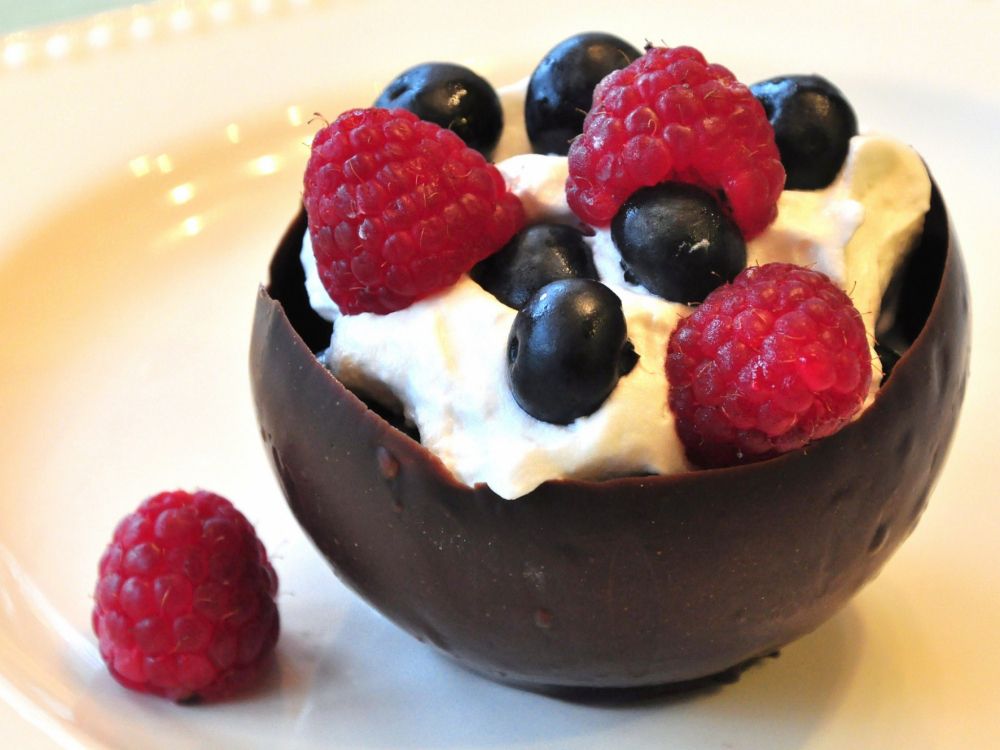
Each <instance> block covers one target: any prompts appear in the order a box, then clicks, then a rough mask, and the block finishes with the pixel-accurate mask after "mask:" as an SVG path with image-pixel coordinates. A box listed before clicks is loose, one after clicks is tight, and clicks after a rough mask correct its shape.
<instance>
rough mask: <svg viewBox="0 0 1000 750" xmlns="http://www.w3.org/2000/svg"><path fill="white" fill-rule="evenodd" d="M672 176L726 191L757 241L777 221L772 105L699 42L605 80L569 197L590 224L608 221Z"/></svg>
mask: <svg viewBox="0 0 1000 750" xmlns="http://www.w3.org/2000/svg"><path fill="white" fill-rule="evenodd" d="M667 180H676V181H679V182H689V183H692V184H695V185H699V186H701V187H703V188H705V189H707V190H708V191H709V192H711V193H713V194H716V193H720V192H721V193H722V195H721V196H720V198H721V197H722V196H724V200H723V208H724V209H726V210H727V211H729V212H730V213H731V215H732V217H733V220H734V221H735V222H736V224H737V225H738V226H739V227H740V229H741V230H742V231H743V236H744V238H745V239H747V240H750V239H752V238H753V237H754V236H755V235H757V234H759V233H760V232H761V231H763V230H764V229H765V228H766V227H767V225H768V224H770V223H771V222H772V221H773V220H774V217H775V216H776V215H777V203H778V197H779V196H780V195H781V190H782V187H783V186H784V184H785V170H784V168H783V167H782V166H781V156H780V154H779V153H778V147H777V146H776V145H775V143H774V129H773V128H772V127H771V123H770V122H768V119H767V115H766V114H765V112H764V108H763V106H762V105H761V104H760V102H758V101H757V99H756V98H755V97H754V95H753V94H752V93H750V89H748V88H747V87H746V86H744V85H743V84H742V83H740V82H739V81H737V80H736V79H735V78H734V77H733V74H732V73H730V72H729V71H728V70H727V69H726V68H724V67H722V66H721V65H709V64H708V63H707V62H705V58H704V57H703V56H702V54H701V53H700V52H699V51H698V50H696V49H693V48H691V47H674V48H673V49H668V48H664V47H651V48H648V49H647V50H646V53H645V54H644V55H643V56H642V57H640V58H638V59H637V60H635V61H634V62H633V63H632V64H631V65H629V66H627V67H625V68H622V69H621V70H617V71H615V72H614V73H611V74H610V75H608V76H607V77H606V78H604V80H602V81H601V82H600V83H599V84H598V85H597V88H596V89H595V90H594V104H593V106H592V107H591V109H590V112H589V113H588V114H587V118H586V120H585V121H584V124H583V134H582V135H581V136H580V137H578V138H577V139H576V140H574V141H573V144H572V145H571V146H570V150H569V179H568V180H567V181H566V197H567V199H568V200H569V205H570V208H572V209H573V212H574V213H576V215H577V216H579V217H580V218H581V219H583V221H585V222H587V223H588V224H592V225H594V226H607V224H608V223H609V222H610V221H611V219H612V218H613V217H614V215H615V213H616V212H617V211H618V209H619V208H620V207H621V205H622V203H624V202H625V200H626V199H627V198H628V197H629V196H630V195H632V193H634V192H635V191H636V190H638V189H639V188H641V187H646V186H649V185H656V184H658V183H660V182H665V181H667Z"/></svg>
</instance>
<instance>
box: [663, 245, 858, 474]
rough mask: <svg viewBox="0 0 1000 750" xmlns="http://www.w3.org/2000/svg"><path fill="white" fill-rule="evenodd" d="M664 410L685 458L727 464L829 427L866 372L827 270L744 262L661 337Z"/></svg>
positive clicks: (848, 308) (851, 312) (849, 407)
mask: <svg viewBox="0 0 1000 750" xmlns="http://www.w3.org/2000/svg"><path fill="white" fill-rule="evenodd" d="M667 379H668V380H669V382H670V398H669V401H670V409H671V410H672V411H673V413H674V415H675V417H676V419H677V433H678V435H679V436H680V438H681V441H682V442H683V443H684V447H685V449H686V451H687V455H688V458H689V459H690V460H691V461H693V462H694V463H695V464H698V465H700V466H728V465H731V464H737V463H748V462H751V461H757V460H760V459H763V458H769V457H771V456H774V455H777V454H779V453H784V452H786V451H790V450H795V449H797V448H801V447H802V446H804V445H806V444H807V443H808V442H810V441H811V440H816V439H817V438H821V437H825V436H827V435H830V434H832V433H834V432H836V431H837V430H838V429H840V428H841V427H842V426H843V425H845V424H846V423H847V422H848V421H850V419H851V417H853V416H854V414H856V413H857V412H858V410H859V409H860V408H861V405H862V404H863V403H864V400H865V397H866V395H867V393H868V387H869V385H870V384H871V379H872V365H871V354H870V352H869V349H868V338H867V334H866V332H865V327H864V324H863V323H862V322H861V315H860V314H859V313H858V311H857V309H856V308H855V307H854V305H853V303H852V302H851V300H850V299H849V298H848V296H847V295H846V294H844V292H843V291H841V290H840V289H839V288H837V287H836V286H835V285H834V284H833V282H831V281H830V279H829V278H827V277H826V276H824V275H823V274H821V273H819V272H818V271H812V270H809V269H806V268H802V267H800V266H794V265H791V264H787V263H769V264H768V265H764V266H751V267H750V268H747V269H746V270H745V271H743V272H742V273H741V274H740V275H739V276H737V277H736V279H735V280H734V281H733V283H732V284H727V285H725V286H721V287H719V288H718V289H716V290H715V291H713V292H712V293H711V294H709V295H708V297H706V298H705V301H704V302H703V303H702V304H701V305H700V306H699V307H698V309H697V310H695V311H694V313H692V314H691V315H690V316H689V317H687V318H685V319H684V320H683V321H681V323H680V325H678V326H677V328H676V329H675V330H674V332H673V334H671V336H670V343H669V344H668V345H667Z"/></svg>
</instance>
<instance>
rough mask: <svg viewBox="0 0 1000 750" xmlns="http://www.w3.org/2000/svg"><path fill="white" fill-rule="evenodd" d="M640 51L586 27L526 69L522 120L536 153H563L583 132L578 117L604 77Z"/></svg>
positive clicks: (591, 100) (587, 106)
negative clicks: (529, 74) (589, 30)
mask: <svg viewBox="0 0 1000 750" xmlns="http://www.w3.org/2000/svg"><path fill="white" fill-rule="evenodd" d="M641 54H642V53H641V52H639V50H637V49H636V48H635V47H633V46H632V45H631V44H629V43H628V42H626V41H623V40H621V39H619V38H618V37H616V36H612V35H611V34H602V33H598V32H590V33H586V34H577V35H576V36H571V37H570V38H569V39H566V40H565V41H563V42H560V43H559V44H557V45H556V46H555V47H553V48H552V49H551V50H549V52H548V54H547V55H545V57H544V58H542V61H541V62H540V63H539V64H538V67H537V68H535V70H534V72H533V73H532V74H531V80H530V81H529V82H528V94H527V97H526V98H525V101H524V121H525V125H526V126H527V128H528V138H529V139H530V140H531V147H532V149H534V151H535V153H536V154H561V155H563V156H565V155H566V152H568V151H569V144H570V141H572V140H573V139H574V138H575V137H576V136H578V135H579V134H580V133H582V132H583V118H584V117H585V116H586V114H587V112H589V111H590V105H591V104H592V103H593V100H594V87H595V86H596V85H597V84H598V83H599V82H600V80H601V79H602V78H604V76H606V75H607V74H608V73H611V72H612V71H615V70H619V69H621V68H624V67H625V66H626V65H628V64H629V63H630V62H632V61H633V60H635V59H636V58H637V57H639V56H640V55H641Z"/></svg>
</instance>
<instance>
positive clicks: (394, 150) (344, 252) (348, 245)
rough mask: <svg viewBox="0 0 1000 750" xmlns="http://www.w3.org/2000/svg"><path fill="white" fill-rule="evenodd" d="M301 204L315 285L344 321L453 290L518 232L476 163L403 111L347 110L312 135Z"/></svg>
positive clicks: (513, 212)
mask: <svg viewBox="0 0 1000 750" xmlns="http://www.w3.org/2000/svg"><path fill="white" fill-rule="evenodd" d="M304 202H305V207H306V212H307V213H308V215H309V232H310V234H311V236H312V243H313V251H314V252H315V254H316V263H317V266H318V268H319V274H320V279H321V280H322V282H323V286H324V287H325V288H326V290H327V292H328V293H329V295H330V297H331V299H333V301H334V302H336V303H337V306H338V307H339V308H340V310H341V312H343V313H346V314H349V315H350V314H355V313H361V312H374V313H389V312H393V311H395V310H400V309H402V308H404V307H407V306H409V305H410V304H411V303H413V302H414V301H416V300H418V299H420V298H422V297H426V296H428V295H430V294H432V293H434V292H436V291H439V290H441V289H445V288H447V287H449V286H451V285H452V284H453V283H455V281H457V280H458V278H459V276H461V275H462V274H463V273H465V272H466V271H468V270H469V269H470V268H472V266H474V265H475V264H476V263H478V262H479V261H480V260H482V259H483V258H485V257H486V256H487V255H490V254H492V253H494V252H496V251H497V250H499V249H500V248H501V247H503V246H504V245H505V244H506V242H507V241H508V240H509V239H510V238H511V237H513V236H514V233H515V232H517V230H518V229H520V228H521V225H522V224H523V223H524V209H523V208H522V206H521V202H520V200H519V199H518V198H517V196H515V195H513V194H512V193H510V192H508V191H507V186H506V184H505V183H504V180H503V177H501V176H500V173H499V172H498V171H497V170H496V167H494V166H493V165H491V164H488V163H487V162H486V160H485V159H484V158H483V155H482V154H480V153H479V152H477V151H474V150H473V149H471V148H469V147H467V146H466V145H465V143H463V142H462V139H461V138H459V137H458V136H457V135H456V134H455V133H453V132H452V131H450V130H445V129H443V128H441V127H439V126H438V125H435V124H433V123H430V122H425V121H424V120H420V119H418V118H417V116H416V115H414V114H413V113H411V112H407V111H405V110H401V109H394V110H386V109H378V108H372V109H354V110H349V111H347V112H345V113H344V114H342V115H341V116H340V117H338V118H337V119H336V120H335V121H334V122H332V123H331V124H330V125H328V126H327V127H325V128H323V130H321V131H320V132H319V133H317V134H316V137H315V138H314V139H313V144H312V155H311V157H310V159H309V164H308V165H307V167H306V175H305V196H304Z"/></svg>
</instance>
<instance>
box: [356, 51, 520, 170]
mask: <svg viewBox="0 0 1000 750" xmlns="http://www.w3.org/2000/svg"><path fill="white" fill-rule="evenodd" d="M375 106H376V107H386V108H394V107H398V108H401V109H406V110H409V111H410V112H413V114H415V115H416V116H417V117H419V118H420V119H421V120H428V121H429V122H433V123H436V124H438V125H440V126H441V127H442V128H448V129H450V130H454V131H455V133H456V134H458V136H459V137H460V138H461V139H462V140H463V141H465V144H466V145H467V146H469V148H474V149H475V150H476V151H478V152H480V153H481V154H482V155H483V156H485V157H486V158H487V159H488V158H490V155H491V154H492V153H493V149H494V148H495V147H496V145H497V141H498V140H500V131H501V130H503V111H502V110H501V108H500V99H499V97H497V92H496V91H494V90H493V87H492V86H491V85H490V84H489V82H487V81H486V80H485V79H483V78H481V77H480V76H478V75H476V74H475V73H474V72H473V71H471V70H469V69H468V68H466V67H463V66H461V65H454V64H452V63H423V64H422V65H416V66H414V67H412V68H410V69H409V70H406V71H404V72H403V73H401V74H399V75H398V76H397V77H396V78H395V79H393V81H392V83H390V84H389V85H388V86H386V87H385V90H384V91H383V92H382V93H381V94H379V97H378V99H376V100H375Z"/></svg>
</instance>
